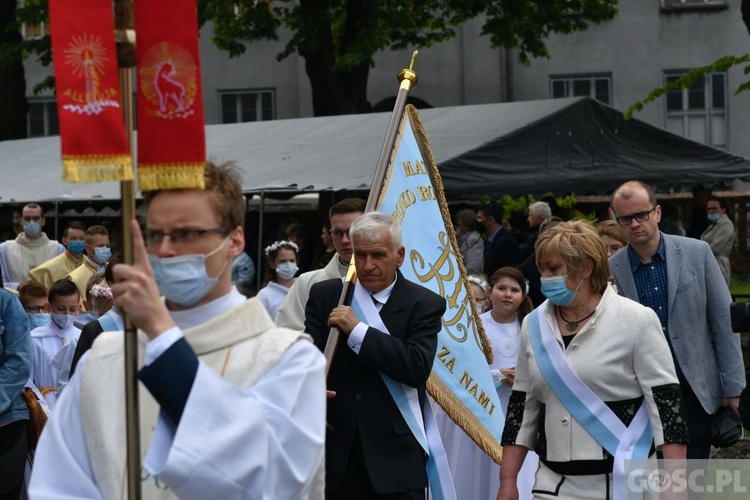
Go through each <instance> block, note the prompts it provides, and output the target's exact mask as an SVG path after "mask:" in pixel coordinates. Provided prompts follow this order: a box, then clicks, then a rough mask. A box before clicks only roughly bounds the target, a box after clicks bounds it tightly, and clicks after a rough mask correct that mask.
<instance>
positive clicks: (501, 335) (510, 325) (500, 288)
mask: <svg viewBox="0 0 750 500" xmlns="http://www.w3.org/2000/svg"><path fill="white" fill-rule="evenodd" d="M490 282H491V288H490V291H489V299H490V302H491V303H492V309H490V310H489V311H487V312H486V313H484V314H482V315H481V316H480V318H481V319H482V325H483V326H484V331H485V333H486V334H487V338H488V339H489V340H490V343H491V344H492V352H493V353H494V360H493V362H492V364H491V365H490V373H492V378H493V380H495V388H496V389H497V395H498V397H499V398H500V404H501V406H502V409H503V413H507V411H508V400H509V399H510V394H511V388H512V387H513V379H514V378H515V376H516V360H517V358H518V345H519V336H520V333H521V322H522V321H523V318H524V316H526V315H527V314H528V313H530V312H531V311H532V310H533V309H534V307H533V305H532V303H531V299H530V298H529V297H528V295H527V294H528V282H527V281H526V279H525V278H524V276H523V274H521V271H519V270H518V269H516V268H514V267H502V268H500V269H498V270H497V271H495V274H493V275H492V278H491V280H490ZM538 466H539V457H538V456H537V455H536V453H534V452H532V451H530V452H529V453H528V455H526V461H525V462H524V464H523V467H522V468H521V472H520V473H519V474H518V482H517V485H518V493H519V498H520V499H524V498H529V499H530V498H532V495H531V489H532V487H533V485H534V474H535V473H536V469H537V467H538ZM480 467H481V468H482V469H484V470H490V471H491V473H490V474H489V476H490V480H491V483H490V484H491V486H492V487H491V488H490V490H491V491H492V492H493V493H492V498H493V499H494V498H495V496H496V495H497V491H498V489H499V487H500V466H499V465H497V464H495V463H494V462H493V461H492V459H490V457H489V456H487V455H484V456H483V457H482V464H481V466H480Z"/></svg>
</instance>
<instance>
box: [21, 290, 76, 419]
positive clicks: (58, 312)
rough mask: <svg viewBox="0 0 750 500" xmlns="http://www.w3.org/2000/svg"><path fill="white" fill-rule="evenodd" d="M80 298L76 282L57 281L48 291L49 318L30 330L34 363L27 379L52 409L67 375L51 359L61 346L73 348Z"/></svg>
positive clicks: (47, 306) (62, 347) (47, 307)
mask: <svg viewBox="0 0 750 500" xmlns="http://www.w3.org/2000/svg"><path fill="white" fill-rule="evenodd" d="M80 300H81V298H80V296H79V295H78V288H76V286H75V283H73V282H72V281H70V280H69V279H67V278H65V279H61V280H59V281H56V282H55V283H54V284H53V285H52V287H51V288H50V290H49V294H48V295H47V304H46V309H47V310H49V313H50V321H49V323H47V324H46V325H43V326H39V327H37V328H34V329H33V330H32V331H31V342H32V345H33V348H34V364H33V366H32V368H31V377H30V380H31V381H32V382H33V383H34V385H35V386H36V387H37V388H38V389H39V391H40V392H41V394H42V396H43V397H44V399H45V401H46V402H47V404H48V405H49V407H50V409H54V407H55V403H56V401H57V398H58V396H59V392H60V390H61V389H62V387H63V386H64V384H65V381H66V380H65V379H66V378H67V377H66V376H65V375H64V374H63V376H61V370H60V369H58V368H56V367H55V366H53V365H52V364H51V363H50V362H51V361H52V360H53V359H54V358H55V357H56V356H57V354H58V352H59V351H60V350H61V349H66V350H67V349H68V346H69V345H73V349H75V343H76V342H77V341H78V337H79V336H80V335H81V330H79V329H78V328H76V327H75V326H74V325H73V321H74V320H75V318H76V316H78V312H79V310H80V305H79V302H80ZM68 370H69V367H68ZM62 371H67V370H62Z"/></svg>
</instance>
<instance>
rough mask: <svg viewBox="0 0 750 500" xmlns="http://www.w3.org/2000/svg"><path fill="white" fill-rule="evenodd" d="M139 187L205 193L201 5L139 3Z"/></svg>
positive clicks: (186, 0)
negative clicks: (200, 51) (199, 27)
mask: <svg viewBox="0 0 750 500" xmlns="http://www.w3.org/2000/svg"><path fill="white" fill-rule="evenodd" d="M135 30H136V33H137V35H136V36H137V41H136V66H137V68H138V99H137V112H138V120H137V121H138V187H139V189H140V190H141V191H154V190H159V189H191V188H199V189H202V188H203V187H204V182H203V170H204V168H205V165H206V137H205V124H204V122H203V93H202V91H201V73H200V59H199V54H198V11H197V7H196V2H195V0H158V1H157V0H136V2H135Z"/></svg>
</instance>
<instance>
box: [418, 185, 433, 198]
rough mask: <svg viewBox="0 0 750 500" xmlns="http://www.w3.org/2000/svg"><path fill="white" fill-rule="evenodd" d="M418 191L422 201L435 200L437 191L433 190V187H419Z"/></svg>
mask: <svg viewBox="0 0 750 500" xmlns="http://www.w3.org/2000/svg"><path fill="white" fill-rule="evenodd" d="M417 191H419V197H420V198H421V199H422V201H427V200H434V199H435V190H433V189H432V186H417Z"/></svg>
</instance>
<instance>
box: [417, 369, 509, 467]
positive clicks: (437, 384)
mask: <svg viewBox="0 0 750 500" xmlns="http://www.w3.org/2000/svg"><path fill="white" fill-rule="evenodd" d="M427 392H428V393H429V394H430V396H432V397H433V398H434V399H435V401H437V403H438V404H439V405H440V407H441V408H442V409H443V410H445V413H447V414H448V416H449V417H450V418H451V419H452V420H453V421H454V422H455V423H456V425H458V426H459V427H461V428H462V429H463V430H464V431H465V432H466V434H467V435H468V436H469V437H470V438H471V440H472V441H474V442H475V443H476V444H477V446H479V447H480V448H481V449H482V450H483V451H484V452H485V453H487V455H489V456H490V458H491V459H492V460H494V461H495V463H497V464H499V465H502V462H503V447H502V446H500V443H499V441H498V440H497V438H496V437H495V436H493V435H492V434H491V433H490V432H489V431H488V430H487V429H486V428H485V427H484V426H483V425H482V424H481V423H480V422H479V419H477V417H475V416H474V415H473V414H472V413H471V412H470V411H469V410H467V409H466V407H465V406H464V405H463V404H462V403H461V402H460V401H459V400H458V398H456V395H455V394H453V393H452V392H451V390H450V389H448V387H447V386H446V385H445V384H444V383H443V381H442V380H440V378H439V377H438V376H437V375H435V372H433V373H431V374H430V378H428V379H427Z"/></svg>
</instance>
